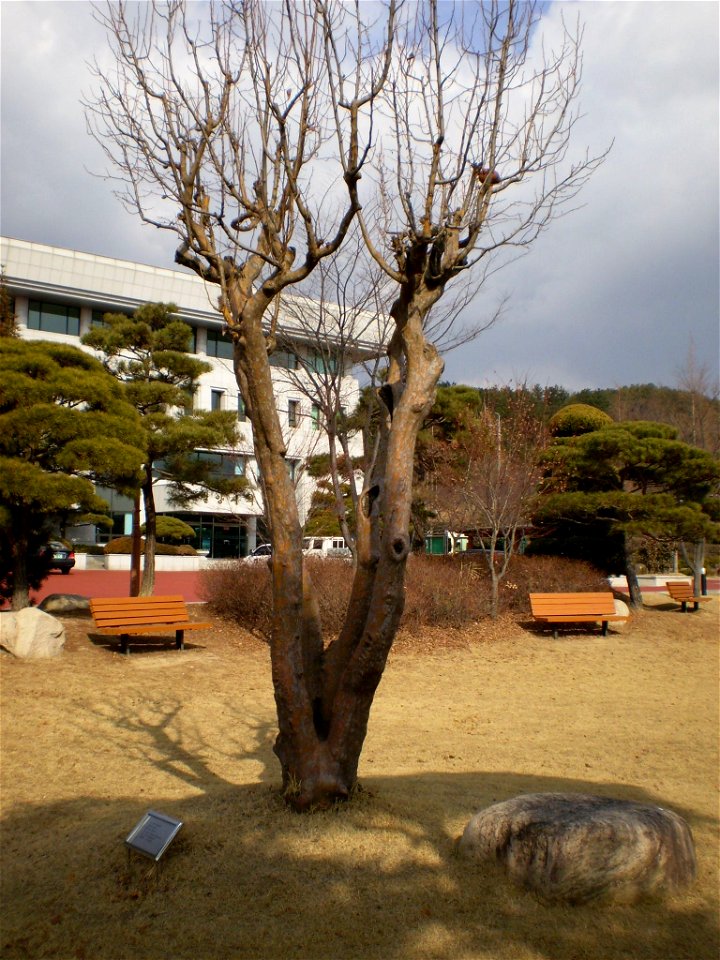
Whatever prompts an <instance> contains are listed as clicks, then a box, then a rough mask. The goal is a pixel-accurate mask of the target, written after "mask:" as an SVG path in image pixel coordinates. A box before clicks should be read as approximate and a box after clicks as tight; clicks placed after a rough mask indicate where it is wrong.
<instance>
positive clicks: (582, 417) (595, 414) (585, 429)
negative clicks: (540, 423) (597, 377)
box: [550, 403, 613, 437]
mask: <svg viewBox="0 0 720 960" xmlns="http://www.w3.org/2000/svg"><path fill="white" fill-rule="evenodd" d="M612 422H613V418H612V417H611V416H610V415H609V414H607V413H605V411H604V410H598V408H597V407H591V406H590V404H589V403H571V404H570V405H569V406H567V407H563V408H562V410H558V412H557V413H556V414H555V415H554V416H552V417H551V418H550V432H551V433H552V435H553V436H554V437H578V436H580V435H581V434H583V433H592V432H593V430H602V428H603V427H607V426H608V425H609V424H611V423H612Z"/></svg>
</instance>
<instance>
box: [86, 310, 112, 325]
mask: <svg viewBox="0 0 720 960" xmlns="http://www.w3.org/2000/svg"><path fill="white" fill-rule="evenodd" d="M109 312H110V311H109V310H93V312H92V317H91V319H90V326H91V327H107V326H108V323H107V322H106V321H105V314H106V313H109Z"/></svg>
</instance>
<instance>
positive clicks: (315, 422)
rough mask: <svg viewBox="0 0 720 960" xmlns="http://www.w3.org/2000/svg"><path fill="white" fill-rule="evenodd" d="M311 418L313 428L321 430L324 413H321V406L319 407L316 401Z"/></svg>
mask: <svg viewBox="0 0 720 960" xmlns="http://www.w3.org/2000/svg"><path fill="white" fill-rule="evenodd" d="M310 418H311V420H312V428H313V430H319V429H320V423H321V422H322V415H321V412H320V407H319V406H318V405H317V404H316V403H314V404H313V405H312V411H311V413H310Z"/></svg>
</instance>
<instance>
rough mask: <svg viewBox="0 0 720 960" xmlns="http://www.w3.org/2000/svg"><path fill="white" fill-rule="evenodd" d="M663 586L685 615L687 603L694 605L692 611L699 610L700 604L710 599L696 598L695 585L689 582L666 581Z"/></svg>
mask: <svg viewBox="0 0 720 960" xmlns="http://www.w3.org/2000/svg"><path fill="white" fill-rule="evenodd" d="M665 586H666V587H667V592H668V593H669V594H670V596H671V597H672V599H673V600H675V601H676V603H679V604H680V605H681V608H682V612H683V613H687V605H688V604H689V603H694V604H695V606H694V607H693V610H699V609H700V604H701V603H704V602H705V601H706V600H709V599H710V597H702V596H700V597H696V596H695V593H694V588H695V584H694V583H692V582H691V581H690V580H668V581H667V583H666V584H665Z"/></svg>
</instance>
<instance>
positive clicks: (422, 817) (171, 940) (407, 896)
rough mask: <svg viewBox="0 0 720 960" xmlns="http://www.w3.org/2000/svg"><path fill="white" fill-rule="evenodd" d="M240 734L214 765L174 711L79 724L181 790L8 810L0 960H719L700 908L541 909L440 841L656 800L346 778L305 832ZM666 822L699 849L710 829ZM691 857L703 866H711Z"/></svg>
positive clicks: (502, 783) (501, 778)
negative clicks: (143, 830)
mask: <svg viewBox="0 0 720 960" xmlns="http://www.w3.org/2000/svg"><path fill="white" fill-rule="evenodd" d="M244 720H245V721H246V722H244V725H243V726H242V728H241V729H240V728H238V730H237V732H236V733H235V734H232V732H231V733H230V734H223V738H222V744H223V749H224V751H225V753H224V755H223V756H219V755H218V746H217V744H216V742H215V741H213V742H212V743H208V742H207V736H206V735H205V734H204V733H203V730H202V729H201V728H200V727H199V726H198V724H197V723H196V722H187V721H186V720H185V719H184V718H183V716H182V708H181V704H179V703H173V702H169V701H168V700H164V699H162V698H160V697H158V698H157V699H156V700H155V701H146V702H144V703H143V704H142V706H141V708H139V709H138V710H137V711H133V712H130V711H129V710H128V708H127V704H123V705H121V704H119V703H116V704H113V703H107V704H104V705H103V706H102V707H99V708H97V709H96V710H95V712H94V713H92V712H91V713H90V714H89V715H87V716H85V718H84V719H83V720H82V721H81V724H82V726H83V727H84V728H85V732H87V734H88V736H89V735H90V733H91V731H95V735H96V736H97V735H98V731H101V735H102V736H103V737H105V736H114V737H116V738H117V746H118V748H123V749H125V750H127V751H128V761H129V763H130V764H131V766H132V764H136V765H137V764H139V765H140V769H142V765H143V764H144V765H146V766H147V769H148V777H149V776H150V772H151V771H152V772H155V773H158V772H159V773H161V774H164V775H170V777H171V778H173V780H178V781H181V783H182V784H185V785H187V786H188V787H191V788H192V789H191V790H188V791H185V792H183V793H182V794H181V798H180V799H178V795H177V794H175V795H174V796H173V797H172V798H170V797H168V796H165V797H164V796H161V795H153V796H150V795H149V794H148V795H146V798H145V799H142V800H141V799H134V798H133V796H132V794H133V792H134V790H135V789H136V788H138V787H139V786H140V784H141V783H142V780H138V779H137V777H136V778H135V782H133V781H132V778H131V779H130V782H128V784H127V785H126V793H127V794H129V796H124V797H118V798H116V799H107V800H105V799H98V798H97V797H95V798H91V797H84V796H79V797H78V798H76V799H72V800H67V801H63V802H56V803H52V804H47V805H24V806H21V807H20V806H19V807H17V808H16V809H14V810H12V811H10V812H9V814H8V815H7V816H6V818H5V821H4V824H3V827H2V836H3V861H4V864H3V871H2V896H3V903H4V906H5V918H4V920H3V922H2V940H1V942H0V943H1V946H0V949H1V950H2V956H3V958H4V960H11V958H18V957H39V956H43V957H54V958H58V960H66V958H71V957H78V958H80V960H83V958H88V960H89V958H92V960H126V958H128V960H129V958H133V960H140V958H148V960H156V958H157V960H159V958H165V957H172V958H176V960H183V958H186V957H187V958H192V960H216V958H217V960H226V958H230V957H258V958H259V957H263V958H265V957H267V958H274V960H281V958H288V960H289V958H323V960H327V958H334V957H343V958H356V957H357V958H363V960H365V958H398V960H400V958H403V960H404V958H416V957H417V958H426V957H442V958H445V957H447V958H453V960H454V958H460V957H477V958H480V957H482V958H489V960H501V958H505V957H508V958H510V957H515V958H517V957H527V958H531V957H532V958H558V960H560V958H573V960H577V958H581V957H587V958H593V960H609V958H620V957H622V958H633V960H685V958H687V960H690V958H692V960H705V958H707V960H710V958H711V957H712V958H713V960H714V958H715V957H716V956H717V948H718V939H719V938H718V925H717V917H716V915H715V914H714V912H713V907H712V906H711V904H710V903H709V900H708V899H707V898H703V897H702V896H701V895H700V894H699V893H695V894H694V893H692V892H690V893H689V894H687V895H685V896H683V897H680V898H678V899H676V900H672V901H669V902H667V903H664V904H663V903H657V902H648V903H644V904H640V905H637V906H635V907H617V906H616V907H607V906H600V905H595V906H583V907H574V908H569V907H561V906H547V905H542V904H540V903H539V902H538V901H537V900H535V899H534V898H533V897H532V896H530V895H528V894H526V893H524V892H522V891H518V890H514V889H512V888H511V887H510V886H509V885H508V884H507V883H506V882H505V881H504V880H502V879H501V878H500V877H499V876H498V875H497V874H496V873H495V872H494V871H493V870H490V869H486V868H482V867H480V866H478V865H476V864H473V863H469V862H467V861H464V860H462V859H460V858H458V857H457V856H456V854H455V837H456V835H457V834H458V833H459V832H460V831H461V829H462V826H463V825H464V823H465V822H467V820H468V819H469V817H470V816H471V815H472V814H473V813H474V812H475V811H476V810H477V809H479V808H482V807H484V806H486V805H487V804H489V803H492V802H493V801H495V800H502V799H505V798H507V797H510V796H514V795H516V794H519V793H530V792H538V791H548V790H562V791H577V792H584V793H604V794H608V795H613V796H619V797H624V798H628V799H634V800H640V801H645V802H651V803H662V798H661V797H656V796H652V795H650V794H648V793H646V792H644V791H642V790H639V789H637V788H633V787H630V786H627V785H624V784H617V783H603V784H597V783H590V782H587V781H583V780H569V779H562V778H556V777H553V778H551V777H539V776H530V775H523V774H518V773H513V772H484V771H476V772H462V773H453V772H432V773H422V774H412V775H403V776H375V777H372V776H371V777H366V778H361V779H362V781H363V787H364V789H363V790H361V791H359V792H358V794H357V795H356V796H355V797H354V798H353V799H352V801H351V802H350V803H348V804H345V805H343V806H340V807H338V808H336V809H334V810H331V811H327V812H323V813H316V814H313V815H302V816H301V815H297V814H294V813H292V812H290V811H289V810H288V809H287V808H286V807H285V806H284V804H283V801H282V799H281V798H280V797H279V795H278V791H277V786H278V784H277V773H278V771H277V768H276V766H275V762H274V760H273V757H272V749H271V747H272V739H273V735H274V725H273V724H272V723H271V722H268V721H267V718H263V717H262V716H259V717H257V718H255V719H253V718H244ZM111 731H114V732H111ZM80 732H81V733H82V731H80ZM248 759H251V760H253V761H256V762H257V763H258V764H259V769H260V774H259V778H258V780H259V782H257V781H256V782H252V783H245V784H232V783H229V782H228V780H227V778H226V777H224V776H223V775H222V774H221V773H219V772H218V770H221V769H226V768H229V769H231V768H232V763H233V761H246V760H248ZM148 805H149V806H150V808H152V809H156V810H160V811H161V812H165V813H170V814H172V815H173V816H177V817H179V818H180V819H181V820H183V821H184V827H183V829H182V831H181V832H180V834H179V836H178V838H177V839H176V840H175V841H174V842H173V844H172V845H171V847H170V848H169V850H168V853H167V854H166V857H165V858H164V861H163V862H162V864H161V866H160V867H159V868H158V870H157V872H153V873H152V874H151V875H150V876H147V875H146V874H147V865H148V864H149V861H141V862H140V863H138V862H137V858H133V859H130V860H129V859H128V856H127V853H126V849H125V846H124V843H123V841H124V839H125V837H126V836H127V834H128V833H129V831H130V829H131V828H132V827H133V826H134V825H135V824H136V823H137V821H138V820H139V819H140V817H141V816H142V814H143V813H144V812H146V810H147V809H148ZM675 809H677V810H678V812H679V813H681V814H682V815H684V816H685V817H687V818H688V819H689V820H690V822H691V824H692V825H693V828H694V829H695V830H696V831H699V832H702V834H703V836H705V837H708V836H710V835H712V832H713V828H712V825H711V821H709V820H708V818H704V817H702V816H700V815H698V813H697V812H695V811H692V810H682V809H679V808H677V807H675ZM699 855H700V858H701V860H703V859H704V861H705V868H707V861H708V859H709V856H710V854H709V853H708V851H707V850H702V849H700V850H699ZM705 872H706V873H707V869H705Z"/></svg>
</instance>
